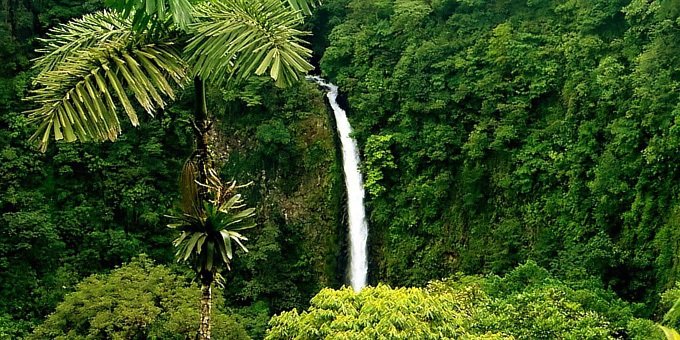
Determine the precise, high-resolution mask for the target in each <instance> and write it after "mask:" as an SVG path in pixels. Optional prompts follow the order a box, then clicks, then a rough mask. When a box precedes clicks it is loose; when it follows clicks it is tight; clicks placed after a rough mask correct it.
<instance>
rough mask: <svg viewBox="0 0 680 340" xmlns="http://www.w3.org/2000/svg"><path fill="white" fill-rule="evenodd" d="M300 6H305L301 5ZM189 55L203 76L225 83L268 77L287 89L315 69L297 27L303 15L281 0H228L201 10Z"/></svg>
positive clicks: (197, 11)
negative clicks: (250, 77)
mask: <svg viewBox="0 0 680 340" xmlns="http://www.w3.org/2000/svg"><path fill="white" fill-rule="evenodd" d="M298 3H301V2H298ZM195 19H196V22H195V23H194V24H193V25H191V28H192V29H193V30H195V34H194V37H193V38H192V39H191V40H190V42H189V44H188V46H187V48H186V49H185V51H186V53H187V54H188V55H189V62H190V63H191V64H192V65H193V67H194V71H195V72H196V73H197V75H198V76H200V77H202V78H203V79H205V80H208V81H213V82H217V83H221V82H223V81H225V80H227V79H231V78H232V77H236V78H246V77H248V76H250V75H251V74H253V73H254V74H257V75H263V74H265V73H268V74H269V76H270V77H271V78H272V79H274V80H275V81H276V85H277V86H280V87H283V86H287V85H290V84H292V83H294V82H295V81H297V80H299V79H300V74H304V73H306V72H307V71H309V70H311V69H312V68H313V67H312V65H311V64H310V63H309V62H308V61H307V59H308V58H310V57H311V51H310V50H309V48H307V47H306V46H305V44H306V43H305V42H304V41H303V40H302V38H301V37H303V36H305V35H308V33H307V32H303V31H300V30H298V29H296V28H295V27H297V26H298V25H300V24H301V23H302V18H301V16H299V15H298V12H296V11H295V10H293V9H291V8H290V7H288V6H287V5H286V4H285V3H284V2H282V0H224V1H220V2H206V3H203V4H201V5H198V6H196V9H195Z"/></svg>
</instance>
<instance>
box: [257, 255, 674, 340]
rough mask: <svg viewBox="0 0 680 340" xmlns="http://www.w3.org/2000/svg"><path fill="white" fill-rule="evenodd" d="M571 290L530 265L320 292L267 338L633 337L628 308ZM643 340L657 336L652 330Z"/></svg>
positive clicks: (274, 324)
mask: <svg viewBox="0 0 680 340" xmlns="http://www.w3.org/2000/svg"><path fill="white" fill-rule="evenodd" d="M591 288H592V287H583V288H577V289H573V288H570V287H568V286H567V285H565V284H564V283H562V282H560V281H559V280H556V279H554V278H553V277H551V276H550V275H549V274H548V272H547V271H545V270H544V269H542V268H540V267H538V266H537V265H536V264H535V263H527V264H525V265H522V266H519V267H517V268H516V269H514V270H513V271H511V272H509V273H508V274H507V275H506V276H505V277H503V278H500V277H498V276H489V277H481V276H458V277H455V278H452V279H448V280H443V281H434V282H431V283H429V284H428V286H427V288H399V289H393V288H390V287H388V286H385V285H378V286H377V287H375V288H367V289H364V290H362V291H361V293H359V294H355V293H354V292H353V291H352V290H351V289H348V288H345V289H343V290H332V289H324V290H322V291H321V292H320V293H319V294H318V295H317V296H315V297H314V298H313V299H312V305H311V307H309V309H308V310H307V311H303V312H302V313H299V312H297V311H296V310H293V311H291V312H285V313H282V314H281V315H278V316H275V317H274V318H273V319H272V321H271V322H270V325H271V329H270V330H269V331H268V333H267V339H291V338H295V339H322V338H325V339H377V338H380V337H386V338H389V339H441V338H453V339H508V338H515V339H606V338H614V337H619V336H624V335H625V336H630V337H633V338H635V337H636V336H638V335H639V334H636V333H635V332H639V330H637V329H636V330H634V332H630V331H629V330H627V329H626V327H627V325H628V323H629V322H630V321H632V320H633V318H632V312H631V309H630V307H629V306H627V304H626V303H624V302H623V301H621V300H619V299H618V298H616V297H615V296H614V295H613V294H611V293H609V292H606V291H604V290H602V289H597V288H595V289H591ZM641 329H642V330H645V331H649V332H648V333H645V336H648V335H652V336H656V337H657V338H658V336H659V335H660V333H659V332H658V331H656V332H655V330H654V329H651V330H650V329H649V328H644V327H642V328H641Z"/></svg>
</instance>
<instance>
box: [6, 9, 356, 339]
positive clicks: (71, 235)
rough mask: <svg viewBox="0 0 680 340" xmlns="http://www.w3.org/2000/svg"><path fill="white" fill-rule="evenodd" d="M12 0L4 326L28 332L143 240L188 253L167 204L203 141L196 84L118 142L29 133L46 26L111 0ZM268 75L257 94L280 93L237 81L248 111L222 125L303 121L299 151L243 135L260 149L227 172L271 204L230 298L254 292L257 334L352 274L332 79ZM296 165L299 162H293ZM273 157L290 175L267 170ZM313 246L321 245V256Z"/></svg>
mask: <svg viewBox="0 0 680 340" xmlns="http://www.w3.org/2000/svg"><path fill="white" fill-rule="evenodd" d="M32 4H33V3H32ZM1 5H2V6H7V7H3V8H2V11H0V15H3V17H2V18H3V20H2V21H0V22H1V23H2V24H0V30H2V34H0V37H2V39H5V38H7V39H5V40H2V41H1V42H0V43H2V48H0V51H1V52H0V53H4V52H5V51H8V54H7V55H4V54H3V56H2V58H3V59H2V60H3V61H4V62H3V63H2V67H3V69H2V73H1V74H0V82H1V84H0V85H1V86H0V161H1V162H2V165H1V166H0V178H2V181H0V192H1V193H2V194H1V195H0V237H1V238H2V239H3V243H2V245H0V338H4V337H7V336H9V337H10V338H18V337H21V336H22V335H23V334H26V332H27V331H29V330H30V329H31V328H33V327H34V326H36V325H37V324H40V323H41V322H42V319H43V318H44V317H45V316H46V315H48V314H49V313H51V312H52V311H54V308H55V307H56V306H57V304H58V303H59V302H60V301H62V299H63V297H64V294H66V293H68V292H70V291H72V290H73V289H74V286H75V285H76V284H77V283H78V282H79V281H80V280H81V279H83V278H84V277H87V276H89V275H90V274H93V273H101V272H106V271H108V270H110V269H111V268H113V267H114V266H116V265H120V264H121V263H123V262H125V261H129V260H130V259H131V258H132V257H133V256H136V255H138V254H140V253H142V252H143V253H146V254H149V256H150V257H151V258H153V259H155V260H156V261H158V262H159V263H164V264H169V263H172V262H174V261H173V254H174V250H173V249H172V240H173V239H174V238H175V237H176V234H175V232H173V231H172V230H170V229H168V228H167V227H166V224H167V223H169V222H170V221H169V220H168V219H166V218H165V217H164V215H165V214H168V213H169V210H168V209H170V208H171V207H172V206H173V205H175V204H176V203H177V201H178V192H177V179H178V175H179V173H180V169H181V166H182V163H183V162H184V160H185V159H186V157H187V156H188V155H189V154H190V152H191V149H192V141H191V137H192V136H191V134H192V131H191V129H192V128H191V124H190V122H189V117H190V112H189V108H190V107H191V106H192V105H191V101H192V98H191V96H188V95H184V96H182V97H180V98H179V101H178V102H177V103H176V105H174V106H173V107H171V108H168V109H167V110H165V111H164V112H160V113H157V114H156V116H155V117H154V118H149V117H141V118H140V119H141V126H140V127H138V128H134V129H133V128H132V127H131V126H125V127H124V128H123V130H125V133H124V134H123V135H122V136H121V138H120V139H119V140H118V141H117V142H116V143H102V144H79V143H76V144H66V143H56V144H55V145H52V146H51V147H50V148H49V149H48V150H47V153H46V154H40V153H39V152H37V151H36V150H35V148H34V146H33V145H29V143H28V142H27V140H28V137H29V136H30V135H31V133H32V132H33V131H34V130H35V126H32V125H30V124H29V123H28V122H27V120H26V117H25V116H24V115H23V114H21V111H23V110H25V109H26V108H27V105H26V103H25V102H23V101H21V98H22V97H23V96H24V95H25V93H26V89H27V87H28V82H29V80H30V76H31V73H30V72H27V71H26V70H27V68H28V67H29V66H30V64H29V59H31V58H33V57H34V56H35V54H34V53H33V49H34V48H36V47H37V46H38V45H39V44H38V43H37V42H36V41H35V37H36V36H37V35H39V34H43V33H44V32H45V30H46V28H47V27H51V26H53V25H55V24H56V23H58V22H64V21H66V20H68V19H69V18H71V17H77V16H80V15H81V14H83V13H86V12H91V11H94V10H96V9H98V8H100V4H99V2H97V1H92V2H80V1H78V2H74V3H72V2H68V1H58V2H49V1H45V2H40V4H37V3H35V4H33V5H34V6H35V7H32V8H28V9H27V8H25V7H24V6H25V3H24V2H20V1H10V2H3V3H2V4H1ZM4 19H6V20H4ZM15 21H16V22H15ZM5 23H7V25H5ZM9 52H11V53H9ZM15 59H16V60H17V62H16V63H15V62H14V61H13V60H15ZM19 61H21V62H19ZM256 83H258V85H256V87H257V93H256V95H257V96H263V98H266V100H262V103H260V104H257V103H255V102H253V101H252V100H250V99H249V98H250V97H251V96H252V95H253V91H248V90H244V91H241V90H238V91H236V90H233V91H229V92H230V95H229V96H228V98H229V100H228V105H232V106H234V107H235V108H237V109H238V110H239V111H238V112H239V114H234V117H233V120H234V122H233V123H231V122H229V121H224V122H222V123H221V124H223V125H224V127H225V128H224V130H223V131H222V132H224V133H225V134H226V133H229V134H231V135H234V131H233V129H232V126H234V125H235V124H237V122H236V119H237V118H239V117H240V118H239V119H241V118H243V117H241V114H244V115H250V116H253V117H257V118H253V119H252V120H251V121H249V122H242V123H239V124H252V125H249V127H248V128H249V129H252V135H251V136H255V133H254V131H255V130H262V131H264V129H267V127H268V126H269V125H268V124H265V123H267V122H268V119H269V118H272V117H269V116H268V115H271V114H272V113H276V114H277V115H278V116H277V117H279V120H280V121H281V123H282V124H283V125H282V126H283V128H285V129H287V130H291V131H293V133H291V134H290V139H289V140H288V141H287V143H286V145H285V148H286V152H285V153H284V152H281V153H280V155H282V156H283V155H284V154H285V155H288V156H289V157H290V159H288V160H286V161H285V162H280V163H278V162H277V163H271V164H270V163H269V160H270V159H271V158H272V157H271V154H269V153H266V152H264V151H262V152H260V151H258V150H264V149H265V148H267V147H270V146H271V144H269V143H264V144H262V143H261V142H258V140H257V139H248V138H240V139H233V140H230V147H235V148H237V149H241V150H246V149H251V150H253V151H256V152H253V154H251V155H250V157H248V159H249V160H250V161H251V163H248V164H240V165H238V166H239V169H240V170H238V173H229V171H227V174H226V175H228V176H229V178H233V179H237V180H239V182H241V183H245V182H248V181H250V180H254V181H255V182H256V184H257V185H256V186H253V187H251V189H249V190H250V191H251V192H248V194H252V195H251V196H252V199H250V200H249V202H248V203H249V205H251V206H257V211H258V217H257V221H258V223H259V224H260V225H261V226H262V227H259V228H258V235H254V236H253V237H251V239H252V240H253V243H254V244H253V247H252V249H250V250H251V255H252V257H251V258H249V259H248V260H247V263H245V266H244V267H243V268H242V270H240V271H237V272H236V273H234V276H235V278H234V279H233V281H234V283H233V285H229V286H228V287H229V288H228V289H230V292H229V294H231V295H230V296H231V297H233V296H237V298H236V299H229V301H230V302H231V303H234V304H236V306H237V307H242V306H246V307H244V309H243V310H242V311H241V310H240V309H237V310H236V311H237V312H240V313H242V314H243V315H256V317H255V316H254V317H253V318H252V319H244V320H247V321H248V322H249V323H251V326H249V327H250V328H252V329H259V331H257V330H256V331H255V333H254V334H262V333H263V332H264V325H266V322H267V320H268V317H269V313H271V312H277V311H280V310H283V309H288V308H292V307H298V308H301V307H304V306H305V305H306V304H307V303H308V300H309V298H310V297H311V296H313V295H314V294H315V293H316V292H318V290H319V287H321V286H328V285H332V286H337V285H339V283H340V282H341V280H342V274H341V270H338V269H337V268H340V266H341V264H340V265H338V264H337V263H336V262H337V261H338V259H340V261H342V260H341V256H342V255H341V252H340V251H339V249H340V248H339V247H341V245H338V243H341V242H342V236H340V235H342V234H340V232H341V228H342V226H341V225H340V223H339V219H340V214H341V213H340V211H341V209H340V205H339V204H340V199H341V193H340V191H338V189H340V188H341V184H340V183H341V182H339V180H340V178H339V177H337V169H336V166H335V149H334V144H333V139H332V138H333V137H332V134H329V130H328V129H327V127H329V126H330V122H329V121H328V113H327V111H326V109H325V106H324V104H323V102H322V100H321V96H320V92H319V91H317V90H315V89H314V87H313V86H304V87H303V88H302V89H294V90H290V91H287V92H285V91H281V90H277V89H274V88H273V86H265V85H263V84H264V82H263V81H256ZM244 87H251V85H247V84H244ZM225 91H226V90H225ZM241 92H243V94H242V93H241ZM225 96H226V95H225V94H223V93H222V91H215V93H212V94H211V98H210V99H211V100H214V101H215V102H220V105H215V107H214V108H212V107H211V109H212V110H215V111H216V112H218V111H220V109H221V108H222V106H221V105H227V104H226V103H227V101H226V100H225V101H224V102H221V99H222V98H224V97H225ZM212 97H214V98H212ZM301 98H307V99H305V100H304V101H301ZM246 103H250V104H251V106H246ZM310 104H313V105H310ZM275 105H277V106H278V105H281V106H280V107H276V106H275ZM284 107H285V108H284ZM258 115H259V116H258ZM222 116H224V113H222ZM224 118H225V119H227V118H226V117H224ZM229 119H232V118H229ZM232 124H234V125H232ZM259 124H263V127H259ZM244 131H245V130H244ZM303 131H307V132H305V133H303ZM246 137H247V136H246ZM262 138H267V137H266V135H262ZM281 145H282V144H281ZM282 146H284V145H282ZM225 147H226V145H225ZM224 151H226V149H225V150H224ZM219 153H223V151H219ZM265 163H267V166H266V167H264V168H263V167H262V165H263V164H265ZM282 166H286V167H287V169H297V171H288V170H281V167H282ZM263 169H266V170H267V171H268V172H269V171H272V172H278V173H279V175H278V176H277V177H276V178H269V177H268V176H264V177H261V178H259V177H257V176H258V174H260V173H261V171H262V170H263ZM225 170H226V169H225ZM248 175H252V176H248ZM305 176H308V178H310V179H311V178H314V180H316V181H318V182H315V183H321V185H311V183H308V184H309V185H305V186H304V187H301V185H302V184H305V183H307V182H306V180H307V178H305ZM263 190H266V191H263ZM267 192H276V193H277V196H276V197H269V199H268V200H267V203H266V205H265V203H263V202H262V201H260V200H259V198H260V197H262V196H263V195H265V194H266V193H267ZM249 198H250V197H249ZM304 202H316V203H315V205H314V206H313V208H310V209H314V210H315V211H316V212H317V213H316V214H295V215H294V216H293V217H292V218H290V219H288V220H285V219H284V218H283V216H282V215H281V210H280V209H279V207H281V206H301V205H303V204H305V206H306V204H307V203H304ZM258 204H259V205H258ZM265 206H268V207H270V208H268V209H264V207H265ZM309 206H310V207H311V205H309ZM303 226H306V227H305V228H302V227H303ZM312 226H313V227H314V228H312ZM307 235H309V236H307ZM338 238H339V242H338V243H336V242H335V241H336V240H337V239H338ZM307 240H309V241H307ZM312 240H316V241H312ZM298 245H299V247H300V248H298ZM302 247H306V249H311V250H310V251H312V250H313V254H314V255H313V256H308V255H307V253H306V252H303V251H302ZM336 254H337V255H336ZM260 266H262V267H260ZM260 268H267V270H261V269H260ZM317 273H321V274H320V275H317ZM244 286H248V287H251V288H250V289H248V290H240V289H239V290H238V291H237V288H236V287H244ZM251 305H252V306H251ZM253 313H254V314H253ZM258 332H259V333H258Z"/></svg>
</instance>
